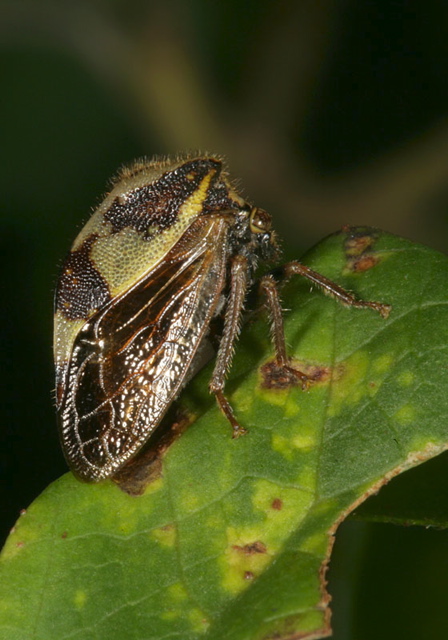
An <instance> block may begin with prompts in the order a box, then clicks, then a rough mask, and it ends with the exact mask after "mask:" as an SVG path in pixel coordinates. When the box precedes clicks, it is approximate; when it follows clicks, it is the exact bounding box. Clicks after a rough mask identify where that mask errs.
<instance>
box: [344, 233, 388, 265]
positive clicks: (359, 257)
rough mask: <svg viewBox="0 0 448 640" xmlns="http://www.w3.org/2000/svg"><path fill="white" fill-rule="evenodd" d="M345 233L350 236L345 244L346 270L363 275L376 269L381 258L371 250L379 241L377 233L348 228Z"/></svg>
mask: <svg viewBox="0 0 448 640" xmlns="http://www.w3.org/2000/svg"><path fill="white" fill-rule="evenodd" d="M344 231H345V232H346V233H347V234H348V237H347V239H346V240H345V243H344V250H345V255H346V257H347V267H346V268H347V269H348V270H349V271H350V272H352V273H362V272H363V271H368V270H369V269H372V268H373V267H375V266H376V265H377V264H378V263H379V261H380V258H379V257H378V256H377V255H375V254H374V253H372V251H371V249H372V248H373V246H374V244H375V242H376V241H377V239H378V234H377V232H376V231H374V230H373V229H369V228H366V227H354V228H351V227H348V228H344Z"/></svg>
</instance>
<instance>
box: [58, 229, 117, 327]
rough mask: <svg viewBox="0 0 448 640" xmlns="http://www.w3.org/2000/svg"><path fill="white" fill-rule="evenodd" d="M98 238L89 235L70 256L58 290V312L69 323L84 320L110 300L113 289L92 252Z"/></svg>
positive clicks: (64, 266)
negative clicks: (92, 257)
mask: <svg viewBox="0 0 448 640" xmlns="http://www.w3.org/2000/svg"><path fill="white" fill-rule="evenodd" d="M97 238H98V236H97V235H96V234H95V235H91V236H89V237H88V238H87V239H86V240H85V241H84V242H83V243H82V245H81V246H80V247H79V249H77V250H76V251H71V252H70V253H69V255H68V256H67V258H66V260H65V262H64V265H63V267H62V272H61V275H60V277H59V281H58V286H57V289H56V309H57V310H58V311H59V312H60V313H61V314H62V315H63V316H65V317H66V318H67V319H68V320H81V319H86V318H88V317H89V315H90V312H91V311H93V310H95V309H99V308H100V307H102V306H103V305H104V304H105V303H106V302H108V301H109V300H110V293H109V287H108V286H107V282H106V281H105V280H104V278H103V277H102V275H101V274H100V273H99V271H98V270H97V269H96V268H95V267H94V265H93V263H92V261H91V259H90V253H91V250H92V246H93V245H94V243H95V242H96V240H97Z"/></svg>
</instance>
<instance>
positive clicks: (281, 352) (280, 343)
mask: <svg viewBox="0 0 448 640" xmlns="http://www.w3.org/2000/svg"><path fill="white" fill-rule="evenodd" d="M260 288H261V289H262V290H263V292H264V293H265V295H266V301H267V306H268V308H269V315H270V317H271V332H272V341H273V343H274V349H275V359H276V364H277V366H278V368H279V369H282V370H283V371H284V372H285V374H292V376H293V377H294V378H299V380H301V382H302V389H306V388H307V386H308V382H309V378H308V376H307V375H306V374H305V373H302V372H301V371H298V370H297V369H294V368H293V367H291V365H290V364H289V358H288V356H287V353H286V342H285V326H284V322H283V311H282V307H281V304H280V297H279V294H278V288H277V283H276V282H275V280H274V278H273V277H272V276H271V275H266V276H263V278H261V280H260Z"/></svg>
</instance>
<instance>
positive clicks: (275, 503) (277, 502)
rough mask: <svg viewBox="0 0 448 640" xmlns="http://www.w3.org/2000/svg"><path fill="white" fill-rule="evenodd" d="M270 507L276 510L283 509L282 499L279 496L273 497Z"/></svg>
mask: <svg viewBox="0 0 448 640" xmlns="http://www.w3.org/2000/svg"><path fill="white" fill-rule="evenodd" d="M271 507H272V508H273V509H275V510H276V511H281V510H282V509H283V500H280V498H274V500H273V501H272V504H271Z"/></svg>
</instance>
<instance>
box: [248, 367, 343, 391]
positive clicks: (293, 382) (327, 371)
mask: <svg viewBox="0 0 448 640" xmlns="http://www.w3.org/2000/svg"><path fill="white" fill-rule="evenodd" d="M339 369H340V368H339V367H338V371H337V377H338V378H339V377H340V376H341V375H342V372H341V371H340V370H339ZM260 371H261V376H262V382H261V387H262V388H263V389H279V390H282V389H289V388H290V387H296V386H297V385H298V384H299V382H301V383H302V388H305V389H306V388H308V386H309V385H310V384H317V383H319V382H322V383H323V382H328V381H329V380H330V377H331V374H332V369H331V367H324V366H320V365H317V364H308V363H306V362H298V361H292V362H291V363H290V365H289V366H288V367H279V366H278V364H277V362H276V360H270V361H269V362H266V363H265V364H264V365H263V366H262V367H261V368H260ZM302 377H303V379H305V380H306V386H305V387H304V385H303V381H302Z"/></svg>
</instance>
